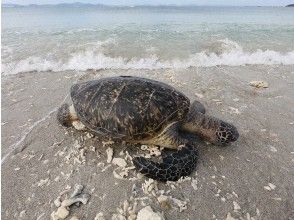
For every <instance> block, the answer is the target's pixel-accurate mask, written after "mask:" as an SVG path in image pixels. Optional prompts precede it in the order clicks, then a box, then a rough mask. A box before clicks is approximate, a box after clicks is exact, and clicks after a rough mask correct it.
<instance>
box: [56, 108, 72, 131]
mask: <svg viewBox="0 0 294 220" xmlns="http://www.w3.org/2000/svg"><path fill="white" fill-rule="evenodd" d="M57 120H58V122H59V123H60V124H61V125H63V126H65V127H70V126H71V125H72V123H71V122H72V121H71V115H70V111H69V105H68V104H67V103H65V104H63V105H62V106H60V107H59V109H58V110H57Z"/></svg>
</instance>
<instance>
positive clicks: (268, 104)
mask: <svg viewBox="0 0 294 220" xmlns="http://www.w3.org/2000/svg"><path fill="white" fill-rule="evenodd" d="M118 75H135V76H141V77H147V78H151V79H156V80H159V81H163V82H165V83H168V84H170V85H172V86H174V87H176V88H177V89H179V90H180V91H182V92H184V93H185V94H186V95H187V96H188V97H189V98H190V99H191V100H195V99H197V100H200V101H201V102H202V103H203V104H204V105H205V107H206V109H207V114H210V115H214V116H217V117H219V118H222V119H223V120H226V121H228V122H231V123H233V124H234V125H235V126H236V127H237V128H238V130H239V133H240V138H239V140H238V141H237V142H235V143H234V144H232V145H230V146H227V147H217V146H213V145H208V144H206V143H204V142H203V141H201V140H199V141H197V146H198V148H199V150H200V158H199V162H198V166H197V168H196V171H195V172H194V173H193V174H192V175H191V176H190V177H189V178H187V179H185V180H183V181H181V182H178V183H169V184H163V183H157V182H154V183H151V184H150V187H149V190H148V189H147V190H146V185H145V184H146V181H147V180H148V179H146V178H145V177H142V178H138V177H137V172H136V171H135V170H132V169H131V170H130V171H129V173H128V175H127V176H126V177H125V178H123V179H118V178H117V176H115V175H114V173H113V171H115V172H119V169H120V168H118V166H117V165H115V164H113V163H107V155H106V149H107V148H108V147H112V148H113V149H114V157H116V158H126V162H127V164H128V165H127V167H130V166H131V162H130V160H128V158H129V157H128V156H127V155H128V153H129V154H130V155H131V156H132V155H135V154H137V153H138V152H140V151H141V150H140V146H130V145H125V144H124V143H113V144H105V141H109V140H102V139H101V138H99V137H92V136H91V135H89V134H88V133H86V132H82V131H77V130H75V129H73V128H69V129H66V128H63V127H61V126H60V125H58V123H57V121H56V109H57V107H59V106H60V105H61V104H62V103H63V102H64V101H67V102H70V98H69V97H68V92H69V88H70V86H71V85H72V84H73V83H74V82H77V81H86V80H91V79H97V78H101V77H108V76H118ZM254 80H263V81H266V82H267V83H268V88H255V87H252V86H250V85H249V82H251V81H254ZM293 83H294V66H293V65H288V66H280V65H271V66H266V65H251V66H237V67H226V66H219V67H207V68H204V67H203V68H189V69H185V70H174V69H164V70H101V71H87V72H73V71H65V72H30V73H21V74H17V75H9V76H4V77H2V109H1V111H2V112H1V113H2V124H1V126H2V134H1V135H2V218H3V219H7V220H11V219H38V220H41V219H50V218H51V217H50V215H51V213H52V212H54V211H56V210H57V207H56V205H55V204H54V200H56V198H58V196H59V195H60V194H61V193H62V192H63V191H64V190H66V189H69V187H71V189H70V190H72V189H73V187H74V186H75V185H76V184H81V185H83V186H84V192H85V193H88V194H89V195H90V196H91V197H90V199H89V201H88V202H87V204H81V205H80V206H79V207H78V206H76V205H73V206H71V207H70V213H69V215H68V217H67V219H71V217H73V216H76V217H77V218H78V219H94V218H95V216H96V215H97V214H98V213H100V212H101V213H103V216H104V218H105V219H111V218H113V219H127V218H128V219H132V218H133V219H134V218H135V215H132V216H131V214H130V212H129V211H126V210H123V209H124V208H123V206H124V205H123V204H129V205H125V207H134V206H136V205H135V203H137V207H135V208H134V210H133V214H134V213H135V214H137V213H138V211H139V210H140V209H141V208H143V207H145V206H148V205H150V206H151V207H152V209H153V210H154V211H157V212H162V213H163V215H164V216H165V219H168V220H176V219H190V220H194V219H273V220H275V219H280V220H281V219H285V220H286V219H294V212H293V210H294V203H293V201H294V185H293V182H294V172H293V165H294V137H293V134H294V110H293V106H294V101H293V97H294V90H293V86H294V84H293ZM127 152H128V153H127ZM147 185H148V183H147ZM152 186H153V188H152ZM142 187H143V188H145V190H143V188H142ZM161 194H163V195H166V196H168V199H167V200H166V201H165V203H164V204H165V205H164V204H163V203H162V202H160V201H158V197H159V196H160V195H161ZM63 197H64V195H63ZM63 197H62V198H61V199H63ZM126 200H127V201H128V202H125V201H126ZM130 209H131V208H130ZM180 211H181V212H180ZM119 213H121V214H120V215H119ZM123 217H124V218H123ZM73 219H74V218H73ZM97 219H98V218H97Z"/></svg>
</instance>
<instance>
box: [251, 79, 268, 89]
mask: <svg viewBox="0 0 294 220" xmlns="http://www.w3.org/2000/svg"><path fill="white" fill-rule="evenodd" d="M249 85H250V86H253V87H256V88H268V83H267V82H265V81H251V82H250V83H249Z"/></svg>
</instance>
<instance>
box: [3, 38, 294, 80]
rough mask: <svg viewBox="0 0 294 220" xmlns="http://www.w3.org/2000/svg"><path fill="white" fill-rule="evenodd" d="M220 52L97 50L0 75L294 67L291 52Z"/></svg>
mask: <svg viewBox="0 0 294 220" xmlns="http://www.w3.org/2000/svg"><path fill="white" fill-rule="evenodd" d="M219 42H220V43H221V47H222V51H221V53H220V52H207V51H205V50H204V51H202V52H199V53H194V54H191V55H190V56H189V57H188V58H186V59H171V60H162V59H160V57H158V56H157V55H150V56H149V57H145V58H138V57H133V58H131V59H129V58H125V57H111V56H107V55H105V54H104V53H103V52H99V51H97V48H95V49H93V48H88V49H87V50H84V51H78V52H75V53H72V54H69V55H68V58H67V59H66V60H65V61H64V59H63V61H61V60H50V59H48V58H41V57H28V58H26V59H23V60H20V61H18V62H10V63H3V65H2V73H3V74H4V75H7V74H17V73H21V72H30V71H65V70H79V71H85V70H87V69H96V70H99V69H150V70H152V69H165V68H176V69H185V68H189V67H211V66H217V65H227V66H242V65H254V64H261V65H277V64H282V65H292V64H294V51H290V52H287V53H282V52H279V51H273V50H261V49H257V50H256V51H253V52H247V51H245V50H244V49H243V48H242V47H241V46H240V45H238V43H236V42H234V41H230V40H228V39H224V40H220V41H219Z"/></svg>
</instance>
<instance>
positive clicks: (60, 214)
mask: <svg viewBox="0 0 294 220" xmlns="http://www.w3.org/2000/svg"><path fill="white" fill-rule="evenodd" d="M68 215H69V211H68V210H67V208H66V207H63V206H61V207H59V208H58V209H57V211H56V212H52V214H51V217H52V219H53V220H59V219H65V218H66V217H67V216H68Z"/></svg>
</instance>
